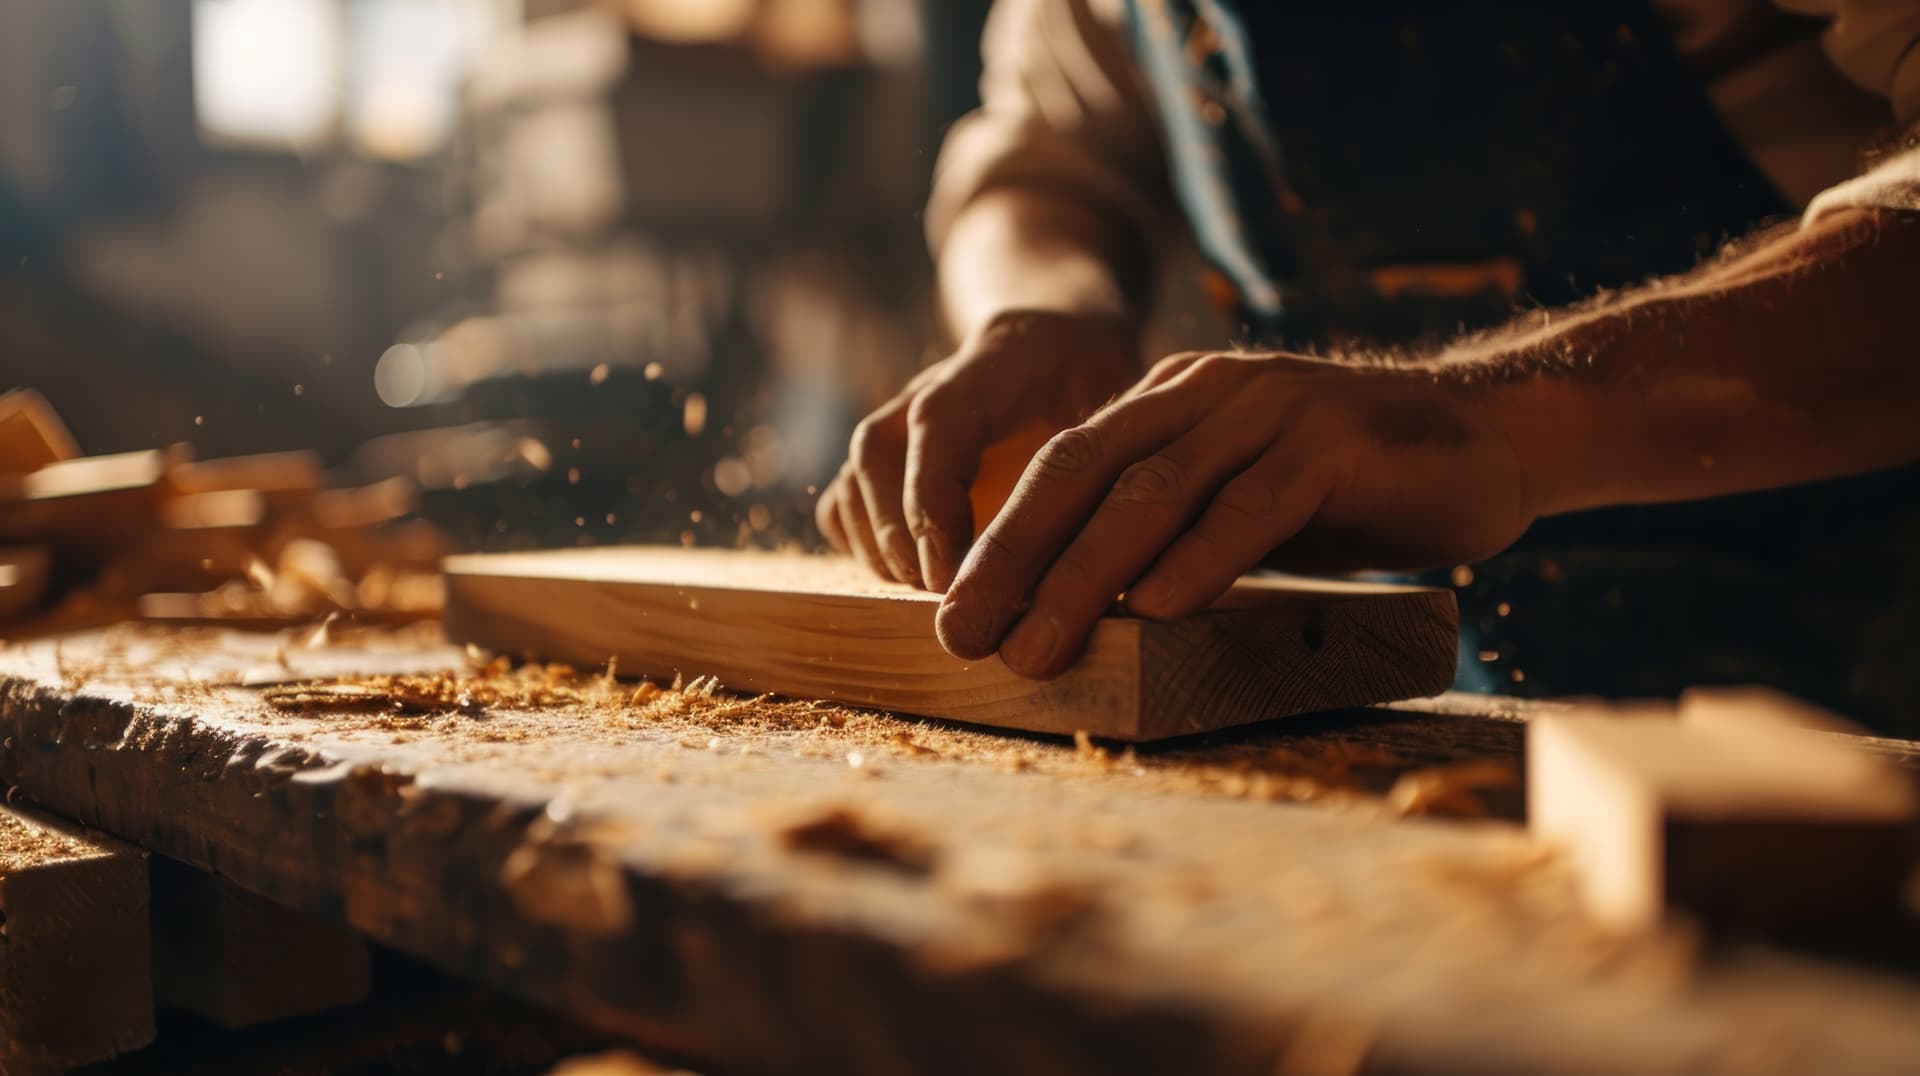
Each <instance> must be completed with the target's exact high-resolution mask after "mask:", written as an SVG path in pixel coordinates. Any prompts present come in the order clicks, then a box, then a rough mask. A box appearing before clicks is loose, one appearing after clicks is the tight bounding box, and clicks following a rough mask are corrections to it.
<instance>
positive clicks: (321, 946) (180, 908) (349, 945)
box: [153, 858, 371, 1028]
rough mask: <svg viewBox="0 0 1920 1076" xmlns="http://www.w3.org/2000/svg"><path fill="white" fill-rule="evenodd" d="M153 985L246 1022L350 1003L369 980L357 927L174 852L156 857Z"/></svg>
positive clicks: (226, 1022)
mask: <svg viewBox="0 0 1920 1076" xmlns="http://www.w3.org/2000/svg"><path fill="white" fill-rule="evenodd" d="M153 918H154V936H153V959H154V968H153V976H154V988H155V991H156V993H157V994H158V996H159V998H160V1000H161V1002H162V1003H164V1004H167V1005H170V1006H173V1007H174V1008H178V1009H184V1010H186V1011H188V1012H191V1013H193V1014H194V1015H196V1016H199V1017H202V1018H204V1019H207V1020H211V1021H213V1022H214V1023H216V1024H219V1025H220V1026H221V1027H227V1028H238V1027H248V1026H251V1025H253V1024H261V1023H266V1022H268V1021H270V1020H279V1019H283V1018H285V1017H288V1016H298V1015H302V1014H305V1013H312V1012H319V1011H321V1010H324V1009H331V1008H334V1007H335V1006H339V1005H349V1004H352V1003H353V1002H356V1001H359V1000H361V999H363V998H365V997H366V996H367V991H368V988H369V986H370V983H371V972H370V970H369V969H370V966H371V965H370V961H371V957H370V955H369V953H368V951H367V945H366V943H365V942H363V941H361V940H360V938H359V937H358V936H357V935H355V934H354V933H353V932H352V931H350V930H348V929H347V928H345V927H343V926H341V925H339V924H338V923H333V922H329V921H327V920H324V919H320V918H318V917H316V916H312V915H308V914H307V913H305V912H300V911H295V910H293V909H291V908H286V907H282V906H281V905H278V904H275V903H274V902H272V901H270V900H268V899H266V898H265V897H261V896H257V895H255V894H253V893H249V892H247V891H246V890H244V889H241V888H239V887H238V886H236V885H234V884H232V883H231V882H227V881H224V880H223V879H220V878H218V877H215V876H214V875H211V874H207V873H205V872H203V871H198V870H195V869H193V868H192V867H188V866H186V865H184V864H181V863H177V862H174V861H173V860H170V859H158V858H156V859H155V860H154V862H153Z"/></svg>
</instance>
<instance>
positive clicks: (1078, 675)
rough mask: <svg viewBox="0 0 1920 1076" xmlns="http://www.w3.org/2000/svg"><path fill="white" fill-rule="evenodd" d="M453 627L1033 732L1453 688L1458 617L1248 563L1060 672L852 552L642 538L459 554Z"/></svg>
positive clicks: (737, 684) (1447, 603)
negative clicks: (1043, 672) (1211, 590)
mask: <svg viewBox="0 0 1920 1076" xmlns="http://www.w3.org/2000/svg"><path fill="white" fill-rule="evenodd" d="M446 567H447V614H446V622H447V630H448V633H449V634H450V635H451V636H452V637H453V638H454V640H455V641H459V642H470V643H475V644H478V645H480V646H484V647H490V648H492V649H494V650H496V651H500V652H503V653H508V654H522V653H524V654H529V655H537V656H539V657H545V658H557V659H560V660H565V661H572V662H575V663H578V664H584V665H603V664H605V663H607V662H608V661H609V660H613V661H614V662H615V664H616V665H617V667H618V669H619V670H620V671H621V672H623V673H628V674H633V675H638V676H646V677H652V678H657V679H672V678H673V677H675V676H685V677H687V678H692V677H696V676H716V677H718V678H719V679H720V681H721V682H722V683H724V684H725V685H726V686H727V687H729V688H732V689H734V690H736V691H746V692H771V693H775V694H781V695H791V696H797V697H801V698H821V699H833V700H836V701H839V702H847V703H853V704H856V705H861V706H872V707H876V708H880V709H886V710H897V711H902V712H905V713H913V714H922V715H925V716H929V717H943V718H952V719H954V720H959V721H971V722H977V723H979V724H985V725H1000V726H1004V727H1009V728H1019V729H1027V730H1030V731H1034V732H1048V733H1063V734H1064V733H1073V732H1080V731H1083V732H1086V733H1088V734H1090V735H1093V736H1100V737H1109V738H1112V739H1117V740H1154V739H1160V738H1163V737H1168V736H1179V735H1183V734H1187V733H1194V732H1201V731H1206V730H1209V729H1218V728H1225V727H1228V726H1232V725H1242V724H1246V723H1248V722H1253V721H1261V720H1265V719H1267V718H1274V717H1284V716H1287V715H1290V714H1299V713H1306V712H1311V711H1322V710H1334V709H1340V708H1343V707H1351V706H1362V705H1366V704H1369V703H1376V702H1385V701H1388V700H1393V699H1403V698H1413V697H1416V696H1424V695H1433V694H1438V693H1439V692H1441V691H1444V690H1446V688H1447V687H1448V685H1449V684H1451V682H1452V680H1453V667H1454V656H1455V647H1456V639H1457V632H1458V622H1457V620H1456V613H1455V609H1454V602H1453V596H1452V595H1451V594H1449V593H1446V592H1444V591H1439V590H1430V589H1423V588H1414V587H1394V586H1381V585H1373V584H1360V583H1339V582H1327V581H1316V580H1306V579H1289V580H1279V579H1251V578H1250V579H1246V580H1243V581H1242V582H1241V583H1240V584H1238V585H1237V586H1236V587H1235V588H1234V589H1233V590H1232V591H1231V592H1230V593H1228V594H1227V595H1226V597H1224V598H1222V599H1221V601H1220V602H1218V603H1216V605H1215V606H1214V608H1213V609H1211V610H1209V611H1207V612H1205V613H1202V614H1200V615H1197V616H1193V617H1189V618H1187V619H1185V620H1178V621H1169V622H1157V621H1150V620H1140V619H1136V618H1133V617H1126V616H1109V617H1107V618H1105V619H1103V620H1102V621H1101V622H1100V623H1099V625H1098V626H1097V627H1096V628H1095V629H1094V633H1093V636H1092V639H1091V641H1090V642H1089V644H1088V646H1087V649H1086V652H1085V655H1084V656H1083V657H1082V658H1081V660H1080V662H1079V664H1078V665H1076V666H1075V667H1074V668H1072V669H1071V670H1069V671H1068V672H1067V673H1066V675H1064V676H1062V677H1060V678H1059V679H1057V680H1052V681H1046V682H1035V681H1031V680H1025V679H1022V678H1020V677H1019V676H1016V675H1014V673H1013V672H1011V671H1010V670H1008V669H1007V668H1006V666H1005V665H1003V664H1002V663H1001V661H1000V659H999V658H998V657H992V658H988V659H985V660H981V661H963V660H961V659H959V658H956V657H953V656H952V655H950V654H948V653H947V652H946V651H944V650H942V649H941V647H940V644H939V642H938V640H937V639H936V638H935V637H934V631H933V618H934V612H935V610H936V609H937V608H938V607H939V603H940V598H939V596H938V595H935V594H929V593H926V592H924V591H920V590H916V589H913V588H910V587H906V586H901V585H897V584H893V583H886V582H881V581H879V580H876V579H874V578H873V577H872V576H870V575H868V574H867V573H865V572H864V570H862V569H861V568H859V566H857V565H855V564H854V563H853V562H851V561H848V560H843V559H839V558H829V557H807V556H795V555H785V554H770V553H747V552H725V551H690V550H680V549H667V548H626V549H603V550H591V551H566V552H556V553H535V554H504V555H497V556H472V557H453V558H451V559H449V560H448V561H447V566H446Z"/></svg>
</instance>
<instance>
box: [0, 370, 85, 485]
mask: <svg viewBox="0 0 1920 1076" xmlns="http://www.w3.org/2000/svg"><path fill="white" fill-rule="evenodd" d="M79 454H80V448H79V446H78V445H75V444H74V442H73V434H71V433H68V432H67V426H66V423H64V422H61V421H60V416H59V415H58V414H55V413H54V410H53V405H51V404H49V403H47V398H46V397H44V396H42V395H40V394H39V393H37V392H35V391H33V390H32V389H16V390H14V391H13V392H9V393H6V394H5V395H0V475H12V474H26V473H27V472H28V471H37V470H39V469H40V468H42V467H45V466H46V465H47V464H49V463H57V462H59V461H60V460H68V459H72V458H73V457H75V456H78V455H79Z"/></svg>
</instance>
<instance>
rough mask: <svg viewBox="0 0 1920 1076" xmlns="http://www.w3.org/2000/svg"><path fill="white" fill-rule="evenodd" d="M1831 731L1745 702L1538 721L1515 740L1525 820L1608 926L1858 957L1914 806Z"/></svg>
mask: <svg viewBox="0 0 1920 1076" xmlns="http://www.w3.org/2000/svg"><path fill="white" fill-rule="evenodd" d="M1843 727H1844V726H1842V725H1840V724H1839V723H1838V722H1836V721H1834V720H1832V719H1831V718H1829V717H1827V716H1826V715H1821V714H1818V713H1817V712H1814V711H1811V710H1810V709H1809V708H1807V707H1805V706H1803V705H1801V704H1798V703H1796V702H1794V701H1792V700H1787V699H1784V698H1782V697H1777V696H1772V695H1769V694H1768V693H1764V692H1751V691H1749V692H1737V693H1724V694H1717V695H1716V694H1714V693H1695V694H1694V695H1692V696H1690V698H1689V699H1687V700H1685V701H1684V702H1683V704H1682V706H1681V707H1680V708H1679V709H1678V710H1677V711H1676V710H1675V709H1674V708H1673V707H1672V706H1668V705H1662V704H1634V705H1626V706H1606V705H1601V704H1588V705H1584V706H1581V707H1579V708H1576V709H1574V710H1572V711H1570V712H1566V713H1559V714H1551V715H1547V716H1543V717H1541V718H1539V719H1537V720H1536V721H1534V722H1533V723H1532V724H1531V726H1530V727H1529V728H1528V733H1527V735H1528V748H1527V752H1528V812H1527V813H1528V818H1529V823H1530V825H1531V826H1532V827H1533V829H1534V831H1535V832H1536V833H1538V834H1540V836H1541V837H1542V838H1543V839H1544V840H1547V841H1550V842H1553V843H1555V844H1558V845H1560V846H1562V847H1564V848H1565V849H1566V851H1567V853H1568V855H1569V856H1570V857H1571V860H1572V862H1573V863H1574V865H1575V866H1576V867H1577V869H1578V870H1579V872H1580V875H1581V891H1582V894H1583V897H1584V899H1585V900H1586V903H1587V905H1588V907H1589V908H1590V910H1591V911H1592V913H1593V914H1594V915H1595V916H1596V917H1597V918H1598V919H1600V920H1601V921H1603V922H1606V923H1607V924H1609V925H1612V926H1615V927H1618V928H1621V929H1626V930H1644V929H1650V928H1652V927H1655V926H1658V925H1660V924H1661V923H1662V922H1664V921H1666V920H1667V919H1668V918H1669V917H1670V916H1672V915H1675V914H1680V915H1685V916H1688V917H1691V918H1692V920H1693V921H1695V922H1698V923H1700V924H1701V925H1703V926H1706V927H1708V928H1710V929H1715V930H1722V931H1726V930H1737V931H1744V932H1750V933H1760V934H1767V935H1770V936H1782V937H1792V938H1794V939H1795V940H1798V941H1802V942H1807V943H1830V944H1848V945H1850V944H1855V943H1858V942H1859V941H1860V940H1861V939H1862V938H1864V939H1865V940H1866V942H1867V943H1868V944H1869V945H1871V944H1873V943H1874V942H1875V941H1876V940H1878V939H1881V938H1883V937H1884V935H1885V934H1886V933H1887V932H1888V931H1890V930H1892V929H1894V928H1895V927H1897V925H1898V923H1899V921H1900V918H1901V916H1902V915H1903V914H1904V908H1903V904H1904V896H1905V892H1906V887H1907V884H1908V882H1909V879H1910V876H1911V874H1912V870H1913V866H1914V848H1915V836H1916V834H1915V822H1916V805H1917V804H1920V798H1917V797H1916V794H1915V786H1914V781H1913V777H1912V775H1911V774H1909V773H1907V772H1905V771H1904V770H1902V769H1901V768H1900V767H1899V766H1897V765H1895V764H1894V763H1893V762H1892V761H1890V760H1889V759H1887V758H1885V757H1884V756H1882V755H1880V754H1879V753H1876V752H1873V751H1870V750H1863V749H1862V748H1861V747H1860V746H1859V745H1858V744H1857V743H1855V742H1850V741H1854V740H1856V739H1857V738H1856V737H1852V736H1848V735H1844V734H1839V735H1837V734H1836V733H1837V732H1838V731H1839V730H1840V729H1842V728H1843Z"/></svg>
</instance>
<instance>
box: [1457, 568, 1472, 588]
mask: <svg viewBox="0 0 1920 1076" xmlns="http://www.w3.org/2000/svg"><path fill="white" fill-rule="evenodd" d="M1453 585H1454V586H1456V587H1470V586H1472V585H1473V569H1472V568H1469V567H1467V566H1466V565H1464V564H1462V565H1460V566H1459V567H1457V568H1455V569H1454V570H1453Z"/></svg>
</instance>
